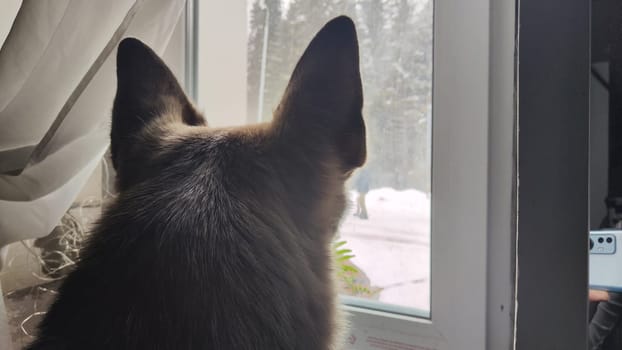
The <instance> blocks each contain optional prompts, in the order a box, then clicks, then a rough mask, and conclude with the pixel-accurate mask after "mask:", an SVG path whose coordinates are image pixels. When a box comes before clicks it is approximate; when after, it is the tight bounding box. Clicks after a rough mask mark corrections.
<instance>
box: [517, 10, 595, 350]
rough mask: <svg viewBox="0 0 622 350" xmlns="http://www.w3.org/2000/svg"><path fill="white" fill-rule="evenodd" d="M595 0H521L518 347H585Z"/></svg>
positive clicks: (530, 349) (567, 348)
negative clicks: (592, 3)
mask: <svg viewBox="0 0 622 350" xmlns="http://www.w3.org/2000/svg"><path fill="white" fill-rule="evenodd" d="M589 6H590V5H589V1H585V0H546V1H543V0H520V6H519V11H520V17H519V19H520V20H519V22H520V23H519V27H518V28H519V68H518V80H519V89H518V101H519V103H518V106H519V122H518V123H519V137H518V139H519V146H518V149H519V152H518V154H519V159H518V177H519V187H518V191H519V200H518V207H519V208H518V237H519V241H518V274H519V275H518V290H517V298H518V309H517V317H518V319H517V334H516V336H517V346H518V349H529V350H538V349H546V350H551V349H564V350H572V349H581V350H585V349H586V347H587V342H586V326H587V288H586V287H587V276H588V272H587V268H588V264H587V261H588V255H587V252H588V251H587V233H588V142H589V135H588V132H589V83H590V82H589V76H590V72H589V67H590V61H589V59H590V56H589V54H590V46H589V43H590V41H589V29H590V27H589V23H590V21H589V15H590V9H589Z"/></svg>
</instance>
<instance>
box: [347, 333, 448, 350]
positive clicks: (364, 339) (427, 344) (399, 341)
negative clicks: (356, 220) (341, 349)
mask: <svg viewBox="0 0 622 350" xmlns="http://www.w3.org/2000/svg"><path fill="white" fill-rule="evenodd" d="M345 348H346V349H349V350H378V349H380V350H446V349H447V346H446V345H445V341H444V340H443V339H441V338H438V337H428V336H408V335H404V334H400V333H396V332H390V331H386V330H380V329H369V328H368V329H355V330H353V331H352V332H351V333H350V336H349V337H348V339H347V340H346V347H345Z"/></svg>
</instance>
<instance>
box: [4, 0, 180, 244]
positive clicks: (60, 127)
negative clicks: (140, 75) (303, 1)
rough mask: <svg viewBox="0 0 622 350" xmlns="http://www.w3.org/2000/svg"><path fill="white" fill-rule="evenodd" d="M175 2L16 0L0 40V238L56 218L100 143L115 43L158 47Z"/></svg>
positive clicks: (101, 149) (25, 233)
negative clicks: (13, 14)
mask: <svg viewBox="0 0 622 350" xmlns="http://www.w3.org/2000/svg"><path fill="white" fill-rule="evenodd" d="M184 5H185V1H184V0H136V1H131V0H107V1H100V0H24V1H23V2H22V5H21V8H20V9H19V12H18V13H17V16H16V18H15V21H14V23H13V26H12V27H11V30H10V32H9V34H8V36H7V38H6V40H5V42H4V45H3V46H2V48H1V49H0V87H1V88H0V247H2V246H4V245H6V244H8V243H11V242H14V241H18V240H22V239H28V238H35V237H41V236H45V235H47V234H49V233H50V232H51V231H52V229H53V228H54V226H56V225H57V223H58V222H59V220H60V218H61V217H62V215H63V214H64V212H65V211H66V210H67V209H68V208H69V207H70V205H71V203H72V201H73V200H74V199H75V198H76V196H77V195H78V193H79V192H80V189H81V188H82V187H83V186H84V184H85V183H86V181H87V180H88V178H89V176H90V175H91V173H92V172H93V170H94V169H95V167H96V166H97V164H98V163H99V162H100V160H101V158H102V156H103V154H104V153H105V151H106V149H107V147H108V142H109V136H108V135H109V128H110V111H111V107H112V100H113V97H114V93H115V88H116V77H115V56H116V47H117V44H118V42H119V41H120V40H121V39H122V38H123V37H127V36H132V37H137V38H139V39H141V40H142V41H144V42H145V43H147V44H148V45H149V46H151V47H152V48H153V49H154V50H155V51H156V52H158V53H160V54H162V53H163V51H164V49H165V48H166V47H167V46H168V43H169V40H170V38H171V35H172V33H173V30H174V28H175V26H176V25H177V23H178V22H179V19H180V16H182V13H183V9H184ZM0 44H1V43H0Z"/></svg>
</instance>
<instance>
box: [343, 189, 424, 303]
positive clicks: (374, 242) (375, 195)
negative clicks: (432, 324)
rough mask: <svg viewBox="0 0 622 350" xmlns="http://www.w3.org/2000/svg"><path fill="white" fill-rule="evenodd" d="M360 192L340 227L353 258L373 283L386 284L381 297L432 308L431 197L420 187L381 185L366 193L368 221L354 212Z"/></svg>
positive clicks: (351, 194) (382, 285) (354, 195)
mask: <svg viewBox="0 0 622 350" xmlns="http://www.w3.org/2000/svg"><path fill="white" fill-rule="evenodd" d="M357 195H358V194H357V193H356V191H352V192H350V199H351V203H350V208H349V210H348V211H347V213H346V214H345V217H344V220H343V222H342V225H341V228H340V231H339V233H340V236H341V237H340V239H342V240H346V241H347V244H346V247H347V248H349V249H352V250H353V252H354V254H355V257H354V258H353V259H352V262H353V263H354V264H356V265H357V266H358V267H359V268H360V269H361V270H363V271H364V272H365V274H366V275H367V277H368V278H369V279H370V282H371V286H372V287H380V288H383V290H382V292H380V297H379V300H380V301H381V302H385V303H390V304H396V305H400V306H407V307H414V308H418V309H421V310H429V308H430V199H429V196H428V195H427V194H425V193H424V192H420V191H417V190H405V191H396V190H394V189H392V188H380V189H375V190H372V191H370V192H369V193H368V194H367V196H366V204H367V212H368V215H369V219H368V220H362V219H360V218H358V217H356V216H354V212H355V210H356V204H355V203H356V197H357Z"/></svg>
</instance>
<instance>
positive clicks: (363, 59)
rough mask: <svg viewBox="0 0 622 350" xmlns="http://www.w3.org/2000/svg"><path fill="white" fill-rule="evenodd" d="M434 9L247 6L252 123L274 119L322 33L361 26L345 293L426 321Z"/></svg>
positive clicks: (358, 1)
mask: <svg viewBox="0 0 622 350" xmlns="http://www.w3.org/2000/svg"><path fill="white" fill-rule="evenodd" d="M432 5H433V4H432V0H383V1H377V0H350V1H340V0H253V1H249V2H248V67H247V84H248V87H247V108H248V116H249V120H254V121H267V120H269V119H270V118H271V117H272V111H273V110H274V109H275V108H276V106H277V104H278V102H279V100H280V98H281V95H282V93H283V90H284V89H285V86H286V84H287V82H288V79H289V76H290V74H291V72H292V70H293V68H294V65H295V64H296V62H297V60H298V58H299V57H300V55H301V54H302V52H303V50H304V49H305V47H306V45H307V44H308V43H309V41H310V40H311V38H312V37H313V35H314V34H315V33H316V32H317V31H318V30H319V28H321V27H322V26H323V25H324V23H326V22H327V21H328V20H329V19H331V18H333V17H335V16H338V15H342V14H345V15H348V16H350V17H351V18H352V19H353V20H354V22H355V23H356V26H357V31H358V36H359V46H360V66H361V76H362V79H363V89H364V99H365V103H364V110H363V115H364V118H365V122H366V126H367V135H368V139H367V143H368V161H367V163H366V165H365V166H364V167H363V168H362V169H359V170H358V171H357V172H356V173H355V174H354V175H353V177H352V179H351V180H350V182H349V183H348V191H349V197H350V199H351V201H350V207H349V210H348V212H347V213H346V214H345V217H344V220H343V222H342V225H341V227H340V230H339V233H338V237H337V239H336V241H335V251H336V254H337V258H338V261H339V264H338V275H339V281H340V291H341V293H342V294H344V295H347V296H351V297H355V298H363V299H361V300H360V301H362V300H365V299H366V301H365V302H364V303H365V304H366V305H375V306H376V307H379V308H387V307H388V306H387V304H391V307H392V308H395V306H397V307H399V309H401V310H402V311H404V312H406V313H415V314H417V315H420V316H421V315H423V316H426V315H429V308H430V178H431V174H430V172H431V164H430V157H431V118H432V108H431V106H432V31H433V27H432V23H433V14H432V9H433V6H432ZM348 300H349V301H352V300H353V301H354V302H355V303H356V302H357V299H352V298H348ZM369 300H371V301H374V302H373V303H372V304H370V303H369ZM375 301H377V302H381V303H382V304H376V303H375ZM383 304H384V306H383Z"/></svg>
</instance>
